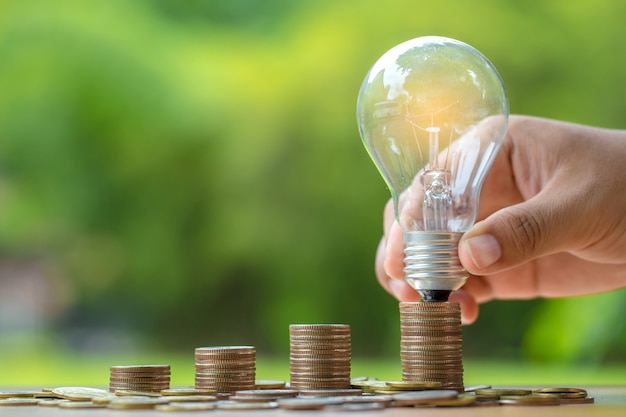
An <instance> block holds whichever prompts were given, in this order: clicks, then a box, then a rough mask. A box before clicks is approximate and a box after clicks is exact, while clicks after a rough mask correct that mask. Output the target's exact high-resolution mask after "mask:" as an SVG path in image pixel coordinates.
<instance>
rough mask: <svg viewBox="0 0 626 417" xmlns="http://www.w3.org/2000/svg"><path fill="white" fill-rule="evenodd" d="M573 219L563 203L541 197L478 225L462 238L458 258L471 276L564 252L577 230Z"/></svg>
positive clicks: (496, 214)
mask: <svg viewBox="0 0 626 417" xmlns="http://www.w3.org/2000/svg"><path fill="white" fill-rule="evenodd" d="M565 205H566V204H565ZM572 217H574V214H573V213H572V210H571V207H570V208H566V207H564V204H563V202H562V201H561V202H560V203H559V202H558V201H556V200H553V199H551V198H549V197H547V196H545V195H544V196H542V197H540V196H539V195H538V196H536V197H535V198H533V199H531V200H528V201H526V202H523V203H520V204H517V205H515V206H511V207H507V208H504V209H501V210H499V211H497V212H495V213H493V214H492V215H491V216H489V217H487V218H486V219H485V220H483V221H481V222H479V223H476V224H475V225H474V227H472V228H471V229H470V230H469V231H467V232H466V233H465V235H463V237H462V238H461V242H460V243H459V258H460V260H461V263H462V264H463V266H464V267H465V269H467V271H468V272H469V273H470V274H474V275H488V274H492V273H496V272H499V271H502V270H505V269H509V268H513V267H515V266H517V265H520V264H522V263H524V262H526V261H529V260H531V259H534V258H537V257H540V256H543V255H547V254H550V253H555V252H559V251H562V250H565V249H566V245H568V244H572V242H573V240H572V238H573V236H571V234H572V231H573V230H574V229H576V226H574V225H575V224H576V221H575V219H572ZM568 224H569V226H567V225H568Z"/></svg>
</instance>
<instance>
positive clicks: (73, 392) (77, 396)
mask: <svg viewBox="0 0 626 417" xmlns="http://www.w3.org/2000/svg"><path fill="white" fill-rule="evenodd" d="M52 392H53V393H54V394H55V395H57V396H58V397H59V398H64V399H66V400H72V401H91V400H92V399H93V398H101V397H109V396H110V395H111V394H110V393H109V392H107V391H105V390H103V389H99V388H86V387H59V388H54V389H52Z"/></svg>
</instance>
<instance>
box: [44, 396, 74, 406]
mask: <svg viewBox="0 0 626 417" xmlns="http://www.w3.org/2000/svg"><path fill="white" fill-rule="evenodd" d="M68 401H69V400H59V399H58V398H54V399H45V400H39V402H38V403H37V405H39V406H42V407H57V406H58V405H59V404H60V403H62V402H68Z"/></svg>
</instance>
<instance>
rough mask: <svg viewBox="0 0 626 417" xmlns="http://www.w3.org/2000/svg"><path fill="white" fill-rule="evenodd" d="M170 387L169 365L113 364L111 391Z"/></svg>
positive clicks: (151, 390)
mask: <svg viewBox="0 0 626 417" xmlns="http://www.w3.org/2000/svg"><path fill="white" fill-rule="evenodd" d="M169 387H170V366H169V365H129V366H111V375H110V381H109V391H111V392H115V391H116V390H129V391H143V392H161V390H164V389H169Z"/></svg>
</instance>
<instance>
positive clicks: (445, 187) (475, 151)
mask: <svg viewBox="0 0 626 417" xmlns="http://www.w3.org/2000/svg"><path fill="white" fill-rule="evenodd" d="M357 112H358V123H359V129H360V133H361V138H362V139H363V142H364V144H365V147H366V148H367V150H368V152H369V154H370V156H371V157H372V159H373V160H374V163H375V164H376V166H377V167H378V169H379V170H380V172H381V174H382V176H383V178H384V179H385V182H386V183H387V185H388V186H389V189H390V191H391V194H392V197H393V200H394V203H395V204H394V206H395V208H396V218H397V219H398V221H399V222H400V225H401V226H402V228H403V229H404V230H405V231H407V230H416V231H451V232H462V231H465V230H467V229H469V228H470V227H471V226H472V224H473V223H474V221H475V219H476V213H477V209H478V197H479V193H480V188H481V186H482V183H483V180H484V177H485V175H486V173H487V171H488V169H489V167H490V166H491V164H492V162H493V159H494V157H495V155H496V153H497V150H498V148H499V146H500V144H501V142H502V140H503V138H504V136H505V133H506V129H507V122H508V113H509V109H508V101H507V96H506V92H505V89H504V85H503V83H502V80H501V79H500V76H499V75H498V73H497V71H496V70H495V68H494V66H493V65H492V64H491V63H490V62H489V61H488V60H487V58H485V57H484V56H483V55H482V54H481V53H480V52H478V51H477V50H476V49H474V48H472V47H471V46H469V45H467V44H465V43H463V42H459V41H456V40H453V39H449V38H443V37H434V36H430V37H423V38H417V39H413V40H410V41H407V42H404V43H402V44H400V45H398V46H396V47H394V48H392V49H391V50H389V51H388V52H387V53H385V54H384V55H383V56H382V57H381V58H380V59H379V60H378V61H377V62H376V63H375V64H374V66H373V67H372V68H371V70H370V71H369V73H368V74H367V76H366V77H365V81H364V82H363V85H362V87H361V91H360V94H359V99H358V105H357Z"/></svg>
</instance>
